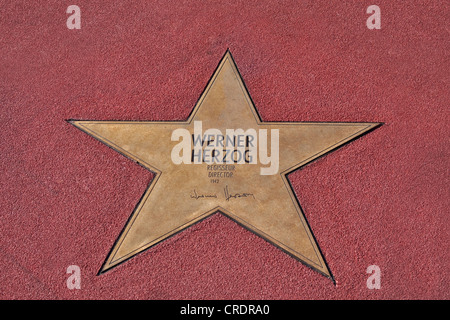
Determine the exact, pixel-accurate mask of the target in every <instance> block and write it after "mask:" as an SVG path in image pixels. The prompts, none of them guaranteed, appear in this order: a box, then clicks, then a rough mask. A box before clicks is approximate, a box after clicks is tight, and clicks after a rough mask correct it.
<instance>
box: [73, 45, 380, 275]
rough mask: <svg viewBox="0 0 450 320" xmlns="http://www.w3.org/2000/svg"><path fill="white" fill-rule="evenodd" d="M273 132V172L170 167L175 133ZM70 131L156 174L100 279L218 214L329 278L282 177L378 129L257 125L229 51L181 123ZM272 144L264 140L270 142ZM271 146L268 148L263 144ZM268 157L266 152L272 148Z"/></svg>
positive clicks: (84, 126)
mask: <svg viewBox="0 0 450 320" xmlns="http://www.w3.org/2000/svg"><path fill="white" fill-rule="evenodd" d="M195 121H201V122H202V128H203V132H204V131H205V130H207V129H209V128H215V129H219V130H220V131H221V132H223V133H225V132H226V130H227V129H238V128H242V129H243V130H244V131H245V130H247V129H255V130H256V131H258V130H260V129H267V131H268V132H270V131H271V129H278V130H279V169H278V172H277V174H273V175H262V174H261V171H260V169H261V167H267V166H268V165H262V164H261V163H243V164H239V163H233V164H229V165H228V166H227V167H225V166H224V167H214V168H213V167H211V164H207V163H199V164H195V163H190V164H186V163H181V164H175V163H174V162H173V161H172V159H171V152H172V149H173V148H174V146H175V145H177V143H178V141H172V139H171V137H172V134H173V132H174V130H176V129H179V128H182V129H187V130H188V131H189V132H190V133H194V122H195ZM71 122H72V124H73V125H75V126H76V127H78V128H79V129H81V130H83V131H84V132H86V133H88V134H89V135H91V136H92V137H94V138H96V139H98V140H100V141H101V142H103V143H104V144H106V145H108V146H110V147H112V148H113V149H115V150H117V151H118V152H120V153H122V154H123V155H125V156H127V157H129V158H130V159H133V160H134V161H136V162H138V163H139V164H141V165H142V166H144V167H145V168H147V169H149V170H151V171H152V172H154V173H156V175H155V178H154V179H153V180H152V182H151V184H150V186H149V187H148V189H147V191H146V192H145V194H144V195H143V197H142V199H141V201H140V203H139V204H138V206H137V207H136V209H135V211H134V212H133V213H132V216H131V217H130V219H129V220H128V222H127V224H126V226H125V228H124V230H123V231H122V233H121V234H120V236H119V238H118V239H117V241H116V242H115V244H114V246H113V248H112V249H111V251H110V253H109V255H108V256H107V259H106V261H105V262H104V264H103V266H102V268H101V270H100V273H103V272H105V271H107V270H109V269H111V268H113V267H115V266H117V265H118V264H120V263H122V262H124V261H125V260H127V259H129V258H131V257H133V256H134V255H136V254H138V253H140V252H142V251H144V250H146V249H148V248H150V247H151V246H153V245H155V244H157V243H158V242H160V241H162V240H164V239H166V238H168V237H170V236H171V235H173V234H175V233H177V232H179V231H181V230H183V229H185V228H187V227H189V226H191V225H192V224H194V223H196V222H198V221H199V220H201V219H204V218H205V217H207V216H209V215H211V214H213V213H216V212H221V213H222V214H224V215H226V216H228V217H229V218H231V219H232V220H234V221H236V222H237V223H239V224H241V225H242V226H244V227H245V228H247V229H248V230H251V231H253V232H254V233H256V234H257V235H259V236H261V237H263V238H264V239H266V240H268V241H269V242H271V243H272V244H274V245H276V246H278V247H279V248H281V249H283V250H284V251H286V252H287V253H289V254H291V255H292V256H294V257H296V258H297V259H299V260H300V261H302V262H303V263H305V264H306V265H308V266H310V267H311V268H313V269H315V270H317V271H319V272H320V273H322V274H324V275H325V276H327V277H330V278H332V276H331V273H330V271H329V269H328V267H327V264H326V262H325V260H324V258H323V256H322V254H321V252H320V250H319V247H318V245H317V243H316V241H315V240H314V237H313V235H312V232H311V230H310V229H309V227H308V224H307V222H306V220H305V217H304V215H303V212H302V210H301V208H300V206H299V204H298V202H297V198H296V196H295V194H294V192H293V190H292V189H291V187H290V183H289V181H288V179H287V177H286V175H287V174H288V173H290V172H292V171H293V170H296V169H298V168H299V167H301V166H303V165H305V164H307V163H308V162H311V161H313V160H314V159H316V158H318V157H320V156H321V155H324V154H325V153H327V152H329V151H331V150H334V149H336V148H338V147H340V146H342V145H343V144H345V143H347V142H349V141H350V140H353V139H355V138H356V137H358V136H361V135H363V134H364V133H366V132H368V131H369V130H371V129H373V128H375V127H376V126H378V125H379V124H378V123H311V122H307V123H293V122H263V121H261V119H260V117H259V115H258V113H257V111H256V109H255V107H254V105H253V103H252V101H251V99H250V96H249V94H248V92H247V90H246V88H245V85H244V83H243V80H242V78H241V76H240V75H239V72H238V70H237V67H236V65H235V63H234V60H233V58H232V57H231V54H230V52H229V51H227V52H226V54H225V55H224V57H223V58H222V60H221V62H220V64H219V66H218V67H217V69H216V71H215V73H214V75H213V76H212V78H211V80H210V81H209V84H208V86H207V87H206V88H205V90H204V92H203V94H202V96H201V97H200V99H199V101H198V102H197V104H196V106H195V108H194V109H193V111H192V113H191V115H190V116H189V118H188V119H187V120H186V121H172V122H152V121H78V120H73V121H71ZM269 141H270V140H269ZM269 144H270V143H269ZM268 149H269V153H270V150H271V149H270V148H268Z"/></svg>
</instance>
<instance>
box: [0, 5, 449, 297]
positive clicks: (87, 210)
mask: <svg viewBox="0 0 450 320" xmlns="http://www.w3.org/2000/svg"><path fill="white" fill-rule="evenodd" d="M38 3H39V4H37V2H34V1H1V2H0V7H1V12H0V16H1V17H0V30H1V33H0V43H1V46H0V57H1V58H0V106H1V109H0V110H1V111H0V119H1V125H2V128H1V133H0V137H1V142H2V143H1V153H0V154H1V155H0V159H1V161H0V164H1V176H2V178H1V180H0V190H1V197H0V209H1V210H0V214H1V224H0V233H1V240H0V298H1V299H43V298H45V299H448V298H450V294H449V293H450V291H449V290H448V287H449V282H450V281H449V279H450V277H449V261H450V259H449V258H450V257H449V250H448V248H449V188H448V185H449V165H448V163H449V162H448V159H449V151H450V150H449V143H448V134H449V113H448V104H449V90H448V85H449V81H448V80H449V78H448V75H449V63H448V61H449V59H448V58H449V34H448V23H449V15H448V12H449V6H448V2H445V1H395V2H393V1H381V0H380V1H376V2H372V1H370V2H369V1H338V2H336V1H285V2H282V3H278V2H277V1H254V2H253V1H167V0H164V1H162V0H161V1H133V4H132V5H131V4H130V3H128V2H119V1H102V2H99V1H81V0H77V1H70V2H69V1H60V0H57V1H56V0H55V1H39V2H38ZM71 4H76V5H78V6H79V7H80V8H81V17H82V27H81V29H80V30H68V29H67V27H66V19H67V17H68V14H66V8H67V6H69V5H71ZM371 4H377V5H378V6H380V8H381V21H382V22H381V30H368V29H367V27H366V23H365V21H366V19H367V17H368V16H369V15H368V14H366V12H365V10H366V8H367V7H368V6H369V5H371ZM227 48H230V50H231V52H232V54H233V56H234V58H235V60H236V63H237V65H238V67H239V69H240V72H241V74H242V76H243V78H244V81H245V82H246V85H247V87H248V89H249V91H250V94H251V96H252V98H253V100H254V102H255V105H256V108H257V109H258V111H259V112H260V114H261V117H262V118H263V120H265V121H351V122H384V123H385V124H384V125H383V126H382V127H380V128H378V129H376V130H375V131H373V132H371V133H369V134H367V135H365V136H364V137H362V138H360V139H358V140H355V141H353V142H351V143H349V144H348V145H346V146H344V147H343V148H341V149H339V150H337V151H335V152H333V153H331V154H329V155H327V156H326V157H323V158H321V159H319V160H317V161H315V162H313V163H311V164H309V165H307V166H306V167H304V168H302V169H301V170H298V171H297V172H295V173H294V174H292V175H291V176H290V180H291V182H292V185H293V187H294V189H295V192H296V193H297V196H298V199H299V202H300V204H301V206H302V208H303V209H304V211H305V216H306V218H307V220H308V222H309V224H310V226H311V229H312V231H313V233H314V235H315V237H316V239H317V241H318V244H319V246H320V248H321V250H322V252H323V254H324V257H325V259H326V260H327V263H328V265H329V267H330V270H331V272H332V273H333V275H334V277H335V280H336V285H334V284H333V282H332V281H330V280H329V279H327V278H326V277H324V276H321V275H320V274H318V273H317V272H315V271H313V270H311V269H309V268H308V267H306V266H304V265H303V264H301V263H299V262H298V261H297V260H295V259H293V258H292V257H290V256H288V255H287V254H285V253H284V252H282V251H281V250H279V249H277V248H275V247H274V246H272V245H271V244H269V243H267V242H266V241H265V240H263V239H261V238H259V237H258V236H256V235H254V234H253V233H251V232H249V231H247V230H245V229H243V228H242V227H240V226H238V225H237V224H236V223H234V222H233V221H231V220H229V219H228V218H226V217H224V216H222V215H220V214H216V215H214V216H212V217H210V218H208V219H206V220H204V221H203V222H201V223H199V224H197V225H195V226H193V227H191V228H189V229H187V230H185V231H184V232H181V233H179V234H177V235H176V236H174V237H172V238H170V239H169V240H167V241H164V242H163V243H161V244H159V245H157V246H155V247H153V248H151V249H149V250H147V251H146V252H144V253H142V254H140V255H138V256H136V257H135V258H133V259H131V260H129V261H127V262H126V263H124V264H122V265H121V266H119V267H117V268H115V269H114V270H112V271H110V272H108V273H105V274H103V275H101V276H97V275H96V274H97V272H98V271H99V269H100V267H101V265H102V263H103V261H104V259H105V258H106V256H107V254H108V252H109V250H110V249H111V247H112V245H113V243H114V241H115V240H116V238H117V237H118V235H119V233H120V231H121V230H122V228H123V226H124V225H125V223H126V221H127V219H128V217H129V216H130V214H131V212H132V210H133V208H134V206H135V205H136V204H137V202H138V201H139V199H140V197H141V195H142V193H143V192H144V190H145V189H146V187H147V185H148V184H149V182H150V181H151V179H152V175H151V174H150V173H149V172H147V171H146V170H144V169H143V168H142V167H140V166H138V165H137V164H135V163H133V162H131V161H129V160H128V159H126V158H125V157H123V156H121V155H120V154H118V153H116V152H115V151H113V150H111V149H109V148H108V147H106V146H105V145H103V144H101V143H100V142H98V141H96V140H94V139H93V138H91V137H89V136H87V135H86V134H84V133H83V132H81V131H79V130H77V129H76V128H74V127H73V126H71V125H70V124H69V123H67V122H66V121H65V120H66V119H71V118H75V119H85V120H91V119H100V120H182V119H185V118H187V116H188V115H189V113H190V111H191V110H192V108H193V106H194V105H195V102H196V100H197V99H198V97H199V96H200V94H201V92H202V89H203V88H204V86H205V85H206V83H207V81H208V79H209V77H210V76H211V74H212V72H213V71H214V68H215V67H216V65H217V63H218V62H219V60H220V58H221V57H222V55H223V54H224V52H225V50H226V49H227ZM73 264H74V265H78V266H80V268H81V286H82V288H81V290H69V289H67V287H66V279H67V277H68V275H67V274H66V268H67V267H68V266H69V265H73ZM373 264H375V265H378V266H379V267H380V268H381V272H382V275H381V289H380V290H369V289H367V287H366V280H367V278H368V276H369V275H368V274H366V268H367V267H368V266H369V265H373Z"/></svg>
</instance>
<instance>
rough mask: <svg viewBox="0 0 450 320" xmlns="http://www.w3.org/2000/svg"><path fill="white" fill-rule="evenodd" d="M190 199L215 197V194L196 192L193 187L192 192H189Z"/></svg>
mask: <svg viewBox="0 0 450 320" xmlns="http://www.w3.org/2000/svg"><path fill="white" fill-rule="evenodd" d="M190 196H191V198H192V199H196V200H197V199H200V198H217V194H198V193H197V191H196V190H195V189H194V192H193V193H191V194H190Z"/></svg>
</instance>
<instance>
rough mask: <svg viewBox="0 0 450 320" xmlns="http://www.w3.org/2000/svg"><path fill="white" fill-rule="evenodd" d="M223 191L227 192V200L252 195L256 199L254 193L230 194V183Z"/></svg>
mask: <svg viewBox="0 0 450 320" xmlns="http://www.w3.org/2000/svg"><path fill="white" fill-rule="evenodd" d="M223 193H224V194H225V200H226V201H230V199H231V198H235V199H237V198H247V197H252V198H253V199H255V195H254V194H253V193H247V192H244V193H235V194H230V192H229V191H228V185H226V186H225V188H223Z"/></svg>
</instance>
